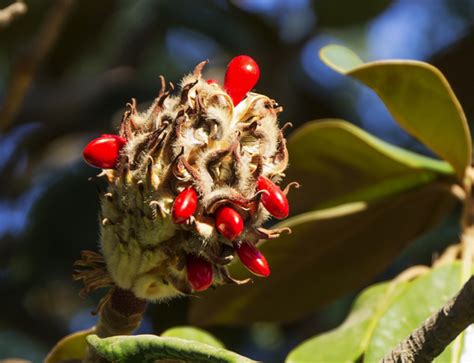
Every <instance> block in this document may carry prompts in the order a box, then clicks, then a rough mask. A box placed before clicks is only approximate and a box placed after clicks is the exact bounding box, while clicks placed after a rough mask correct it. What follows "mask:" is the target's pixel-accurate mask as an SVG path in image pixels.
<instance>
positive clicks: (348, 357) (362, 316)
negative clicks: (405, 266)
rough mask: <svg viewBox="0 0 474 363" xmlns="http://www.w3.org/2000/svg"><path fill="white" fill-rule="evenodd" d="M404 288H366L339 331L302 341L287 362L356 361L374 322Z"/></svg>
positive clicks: (384, 285) (400, 284)
mask: <svg viewBox="0 0 474 363" xmlns="http://www.w3.org/2000/svg"><path fill="white" fill-rule="evenodd" d="M407 285H408V282H406V281H403V282H401V281H400V282H392V283H389V282H386V283H381V284H377V285H374V286H371V287H369V288H367V289H366V290H364V291H363V292H362V293H361V294H360V295H359V297H358V298H357V299H356V301H355V303H354V305H353V307H352V309H351V312H350V314H349V316H348V317H347V319H346V320H345V321H344V323H343V324H342V325H341V326H340V327H338V328H337V329H334V330H333V331H330V332H328V333H325V334H322V335H319V336H316V337H314V338H311V339H309V340H307V341H305V342H304V343H302V344H301V345H299V346H298V347H296V348H295V349H294V350H293V351H292V352H291V353H290V354H289V355H288V358H287V359H286V362H287V363H310V362H355V361H357V359H358V358H359V357H360V356H361V355H362V354H363V352H364V351H365V349H366V348H367V344H368V340H369V338H370V336H371V334H372V332H373V329H374V327H375V325H376V323H377V319H379V318H380V315H381V314H382V313H383V312H384V311H385V309H386V307H387V306H389V305H390V303H391V302H392V301H393V299H395V298H396V297H397V296H398V295H399V294H400V292H402V291H403V290H404V289H405V288H406V286H407Z"/></svg>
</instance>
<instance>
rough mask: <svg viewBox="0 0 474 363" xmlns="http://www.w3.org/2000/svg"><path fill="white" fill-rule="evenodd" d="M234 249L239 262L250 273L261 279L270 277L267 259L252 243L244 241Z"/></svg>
mask: <svg viewBox="0 0 474 363" xmlns="http://www.w3.org/2000/svg"><path fill="white" fill-rule="evenodd" d="M234 247H235V251H236V252H237V255H238V256H239V259H240V261H241V262H242V264H243V265H244V266H245V267H247V268H248V269H249V271H250V272H252V273H254V274H255V275H257V276H262V277H267V276H269V275H270V266H268V262H267V259H266V258H265V256H264V255H263V254H262V252H260V251H259V250H258V249H257V248H256V247H255V246H254V245H253V244H252V243H250V242H246V241H244V242H242V243H240V244H237V243H236V244H235V246H234Z"/></svg>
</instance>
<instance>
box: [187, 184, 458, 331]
mask: <svg viewBox="0 0 474 363" xmlns="http://www.w3.org/2000/svg"><path fill="white" fill-rule="evenodd" d="M453 202H454V198H453V196H452V195H451V194H450V192H449V191H448V190H447V189H445V188H444V187H440V186H438V185H428V186H424V187H422V188H419V189H417V190H414V191H411V192H407V193H404V194H403V195H397V196H394V197H391V198H388V199H385V200H382V201H379V202H373V203H370V204H366V203H363V202H357V203H351V204H346V205H343V206H339V207H335V208H331V209H327V210H321V211H315V212H308V213H305V214H301V215H299V216H296V217H293V218H290V219H289V220H287V221H285V222H283V223H281V224H280V225H279V227H283V226H290V227H291V228H292V230H293V233H292V234H291V235H282V236H281V237H280V238H278V239H276V240H272V241H268V242H266V243H264V244H263V245H262V246H261V250H262V252H263V253H264V254H265V256H266V257H267V259H268V260H269V263H270V266H271V268H272V272H271V275H270V277H268V278H254V283H251V284H246V285H244V286H238V287H236V286H222V287H219V288H218V289H216V290H215V291H208V292H206V293H204V294H203V295H205V296H203V297H202V298H200V299H196V300H193V302H192V305H191V310H190V318H191V320H192V321H193V322H194V323H197V324H202V325H206V324H249V323H252V322H255V321H291V320H294V319H298V318H301V317H303V316H304V315H306V314H308V313H310V312H312V311H314V310H315V309H317V308H318V307H321V306H322V305H324V304H326V303H329V302H331V301H332V300H334V299H335V298H337V297H339V296H341V295H342V294H344V293H347V292H349V291H351V290H353V289H355V288H359V287H361V286H362V285H363V284H366V283H368V282H369V280H370V279H371V278H372V277H373V276H374V275H376V274H377V273H380V272H381V271H382V270H383V269H384V268H385V267H386V266H387V265H388V264H389V263H390V261H392V259H393V258H394V257H395V256H396V255H397V254H398V253H400V251H401V250H402V249H403V248H404V247H405V246H406V245H407V244H408V243H409V242H410V241H411V240H412V239H414V238H416V237H418V236H419V235H420V234H422V233H423V232H425V231H427V230H428V229H429V228H430V227H432V226H433V225H434V224H436V223H437V222H438V221H439V220H440V218H441V217H442V216H444V215H445V213H446V212H447V211H448V210H450V209H451V207H452V206H453ZM231 274H232V275H233V276H235V277H237V278H244V277H248V276H249V274H248V273H247V272H246V271H245V269H244V268H243V267H242V266H241V265H240V264H239V263H236V264H234V265H232V267H231Z"/></svg>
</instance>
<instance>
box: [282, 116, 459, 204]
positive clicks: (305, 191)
mask: <svg viewBox="0 0 474 363" xmlns="http://www.w3.org/2000/svg"><path fill="white" fill-rule="evenodd" d="M288 150H289V153H290V167H289V169H288V172H287V174H288V178H287V179H288V180H297V181H299V182H300V183H301V184H302V185H303V187H302V188H300V189H294V190H291V192H290V194H289V198H290V202H291V208H292V210H293V212H294V213H301V212H305V211H308V210H312V209H315V208H317V209H320V208H321V207H326V206H332V205H338V204H341V203H348V202H353V201H360V200H362V201H371V200H376V199H380V198H383V197H387V196H390V195H394V194H396V193H399V192H401V191H404V190H408V189H413V188H416V187H417V186H420V185H423V184H427V183H429V182H431V181H433V180H434V179H437V178H445V179H449V178H450V177H451V175H453V174H454V171H453V169H452V168H451V166H450V165H449V164H448V163H446V162H443V161H438V160H434V159H431V158H428V157H425V156H421V155H418V154H415V153H412V152H409V151H406V150H404V149H401V148H398V147H395V146H393V145H390V144H388V143H386V142H383V141H382V140H379V139H377V138H376V137H374V136H372V135H370V134H368V133H367V132H365V131H363V130H361V129H359V128H358V127H356V126H354V125H352V124H350V123H348V122H345V121H342V120H321V121H314V122H310V123H307V124H305V125H304V126H302V127H300V128H299V129H298V130H296V131H295V132H294V133H293V134H292V135H291V137H290V138H289V140H288ZM453 179H454V178H453Z"/></svg>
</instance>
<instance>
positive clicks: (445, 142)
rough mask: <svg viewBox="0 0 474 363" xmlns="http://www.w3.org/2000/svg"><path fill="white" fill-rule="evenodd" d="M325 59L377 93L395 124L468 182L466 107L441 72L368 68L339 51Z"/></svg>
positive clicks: (389, 65) (325, 52)
mask: <svg viewBox="0 0 474 363" xmlns="http://www.w3.org/2000/svg"><path fill="white" fill-rule="evenodd" d="M321 59H322V60H323V61H324V62H326V64H328V65H329V66H330V67H332V68H333V69H335V70H336V71H338V72H340V73H343V74H346V75H348V76H351V77H354V78H356V79H358V80H359V81H361V82H363V83H364V84H366V85H367V86H369V87H370V88H372V89H373V90H374V91H375V92H376V93H377V94H378V95H379V96H380V98H381V99H382V101H383V102H384V103H385V105H386V106H387V108H388V110H389V111H390V112H391V114H392V116H393V117H394V118H395V120H396V121H397V122H398V123H399V124H400V125H401V126H402V127H403V128H404V129H405V130H406V131H407V132H409V133H410V134H412V135H413V136H415V137H416V138H418V139H419V140H420V141H421V142H423V143H424V144H426V145H427V146H428V147H430V148H431V149H432V150H433V151H434V152H435V153H437V154H438V155H439V156H440V157H442V158H443V159H445V160H446V161H448V162H449V163H451V165H452V166H453V167H454V169H455V170H456V174H457V175H458V177H459V178H460V179H463V177H464V173H465V170H466V167H467V166H469V165H470V163H471V136H470V134H469V128H468V125H467V121H466V117H465V115H464V112H463V110H462V107H461V105H460V104H459V101H458V100H457V98H456V96H455V95H454V93H453V91H452V89H451V87H450V86H449V83H448V82H447V80H446V79H445V78H444V76H443V74H442V73H441V72H440V71H439V70H438V69H436V68H435V67H433V66H432V65H430V64H427V63H424V62H419V61H412V60H384V61H376V62H370V63H363V62H362V60H360V58H359V57H358V56H357V55H355V54H354V53H353V52H352V51H351V50H349V49H347V48H345V47H342V46H339V45H330V46H327V47H325V48H323V49H322V50H321Z"/></svg>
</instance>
